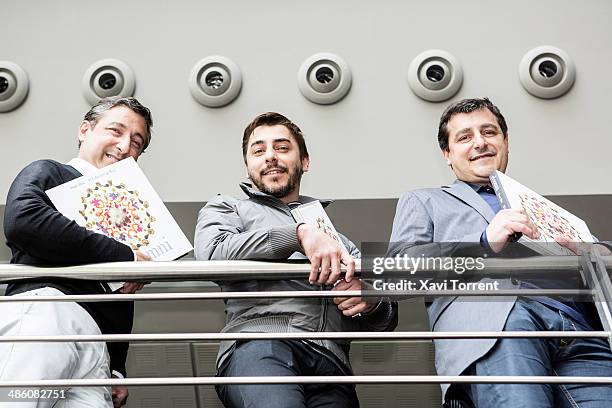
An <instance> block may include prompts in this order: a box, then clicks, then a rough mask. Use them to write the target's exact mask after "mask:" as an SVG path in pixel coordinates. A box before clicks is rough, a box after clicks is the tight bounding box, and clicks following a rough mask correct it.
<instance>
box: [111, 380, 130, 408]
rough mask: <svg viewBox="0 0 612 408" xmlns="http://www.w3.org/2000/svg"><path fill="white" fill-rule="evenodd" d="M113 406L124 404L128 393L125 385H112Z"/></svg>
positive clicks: (116, 407)
mask: <svg viewBox="0 0 612 408" xmlns="http://www.w3.org/2000/svg"><path fill="white" fill-rule="evenodd" d="M112 389H113V406H114V407H115V408H119V407H122V406H124V405H125V403H126V402H127V397H128V395H130V393H129V391H128V388H127V387H126V386H125V385H113V386H112Z"/></svg>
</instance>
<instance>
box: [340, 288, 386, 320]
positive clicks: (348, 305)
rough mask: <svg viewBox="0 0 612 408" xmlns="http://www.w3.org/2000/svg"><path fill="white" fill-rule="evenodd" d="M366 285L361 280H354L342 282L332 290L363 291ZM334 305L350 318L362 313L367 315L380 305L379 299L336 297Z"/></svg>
mask: <svg viewBox="0 0 612 408" xmlns="http://www.w3.org/2000/svg"><path fill="white" fill-rule="evenodd" d="M363 288H364V283H363V282H362V281H361V279H353V280H351V281H350V282H345V281H340V282H338V284H336V286H334V288H333V289H332V290H362V289H363ZM334 303H335V304H336V305H338V309H340V310H341V311H342V314H343V315H345V316H348V317H351V316H352V317H355V316H357V315H359V314H361V313H367V312H369V311H370V310H372V309H373V308H374V306H376V304H377V303H378V299H377V298H373V297H368V298H362V297H335V298H334Z"/></svg>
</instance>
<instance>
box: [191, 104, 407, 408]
mask: <svg viewBox="0 0 612 408" xmlns="http://www.w3.org/2000/svg"><path fill="white" fill-rule="evenodd" d="M242 152H243V157H244V161H245V164H246V167H247V171H248V174H249V178H250V180H251V181H252V183H253V186H251V185H249V184H247V183H242V184H241V185H240V187H241V188H242V190H243V191H244V192H245V194H246V195H247V198H244V199H235V198H232V197H228V196H216V197H215V198H213V199H212V200H210V201H209V202H208V203H207V204H206V206H205V207H204V208H202V210H200V214H199V217H198V223H197V227H196V234H195V254H196V258H197V259H199V260H211V259H219V260H220V259H223V260H235V259H250V260H283V259H306V258H308V260H309V261H310V262H311V272H310V275H309V276H308V280H306V279H304V280H303V281H302V280H287V281H271V280H255V279H254V280H249V281H238V282H222V283H221V286H222V288H223V290H224V291H275V290H322V289H327V288H331V287H332V285H334V284H335V287H333V289H332V290H360V289H362V286H363V282H362V281H361V280H360V279H357V278H353V277H352V275H353V272H354V267H355V266H354V265H355V264H354V260H353V258H356V257H359V256H360V253H359V250H358V249H357V248H356V247H355V245H354V244H353V243H352V242H351V241H349V240H348V239H347V238H346V237H344V236H342V235H341V239H342V241H343V244H344V246H345V247H346V248H347V250H348V252H346V251H345V250H344V249H343V248H342V247H341V245H339V243H338V242H336V241H335V240H334V239H332V238H330V237H329V236H328V235H326V234H325V233H323V232H321V231H320V230H318V229H317V228H315V227H313V226H311V225H307V224H297V223H296V222H295V221H294V219H293V217H292V216H291V209H292V208H294V207H296V206H298V205H300V204H305V203H307V202H311V201H314V200H315V199H314V198H311V197H306V196H302V195H300V194H299V190H300V181H301V176H302V174H303V173H304V172H305V171H308V169H309V165H310V160H309V156H308V151H307V149H306V144H305V142H304V137H303V135H302V132H301V130H300V129H299V127H298V126H296V125H295V124H294V123H292V122H291V121H290V120H289V119H287V118H286V117H284V116H283V115H280V114H278V113H274V112H268V113H264V114H261V115H259V116H258V117H256V118H255V119H254V120H253V121H252V122H251V123H250V124H249V125H248V126H247V128H246V129H245V131H244V137H243V141H242ZM320 201H321V204H322V205H323V206H326V205H327V204H329V201H324V200H320ZM341 264H343V265H345V266H346V273H345V274H344V278H343V279H341V274H342V271H341ZM305 278H306V277H305ZM225 303H226V315H227V316H226V326H225V328H224V329H223V331H224V332H232V333H236V332H305V331H306V332H308V331H309V332H321V331H364V330H366V331H384V330H393V329H394V328H395V326H396V325H397V304H395V303H393V302H389V301H386V300H379V299H373V298H361V297H355V298H340V297H338V298H334V299H333V301H332V300H331V299H318V298H308V299H301V298H300V299H228V300H226V302H225ZM349 344H350V341H349V340H334V341H328V340H323V341H321V340H305V341H302V340H256V341H255V340H252V341H244V342H223V343H222V344H221V348H220V350H219V356H218V360H217V366H218V375H219V376H296V375H348V374H351V369H350V364H349V361H348V349H349ZM217 393H218V394H219V397H220V398H221V400H222V401H223V403H224V404H225V406H227V407H266V408H282V407H292V408H293V407H310V406H330V407H331V406H333V407H346V408H349V407H350V408H354V407H358V406H359V402H358V400H357V396H356V393H355V387H354V386H353V385H350V384H332V383H326V384H277V385H276V384H275V385H222V386H218V387H217Z"/></svg>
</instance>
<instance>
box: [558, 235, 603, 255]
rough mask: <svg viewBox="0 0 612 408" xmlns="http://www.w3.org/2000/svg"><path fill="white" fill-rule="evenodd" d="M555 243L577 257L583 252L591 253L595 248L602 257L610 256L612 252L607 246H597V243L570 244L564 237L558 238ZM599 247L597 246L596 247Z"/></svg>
mask: <svg viewBox="0 0 612 408" xmlns="http://www.w3.org/2000/svg"><path fill="white" fill-rule="evenodd" d="M555 241H557V243H558V244H559V245H561V246H563V247H565V248H567V249H569V250H570V251H572V252H573V253H574V254H576V255H580V253H582V252H591V251H592V250H593V248H596V249H597V251H598V253H599V255H600V256H610V255H612V251H610V248H608V247H607V246H605V245H597V242H569V241H568V240H567V238H565V237H562V236H556V237H555ZM595 245H597V246H595Z"/></svg>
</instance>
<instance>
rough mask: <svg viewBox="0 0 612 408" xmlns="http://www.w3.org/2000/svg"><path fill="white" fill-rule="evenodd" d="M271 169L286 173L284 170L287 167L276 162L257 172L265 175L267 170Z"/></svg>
mask: <svg viewBox="0 0 612 408" xmlns="http://www.w3.org/2000/svg"><path fill="white" fill-rule="evenodd" d="M272 170H277V171H280V172H283V173H286V172H287V167H286V166H283V165H280V164H277V165H276V166H268V167H266V168H265V169H263V170H262V171H261V172H260V173H259V174H260V175H261V176H263V175H265V174H266V173H267V172H269V171H272Z"/></svg>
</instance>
